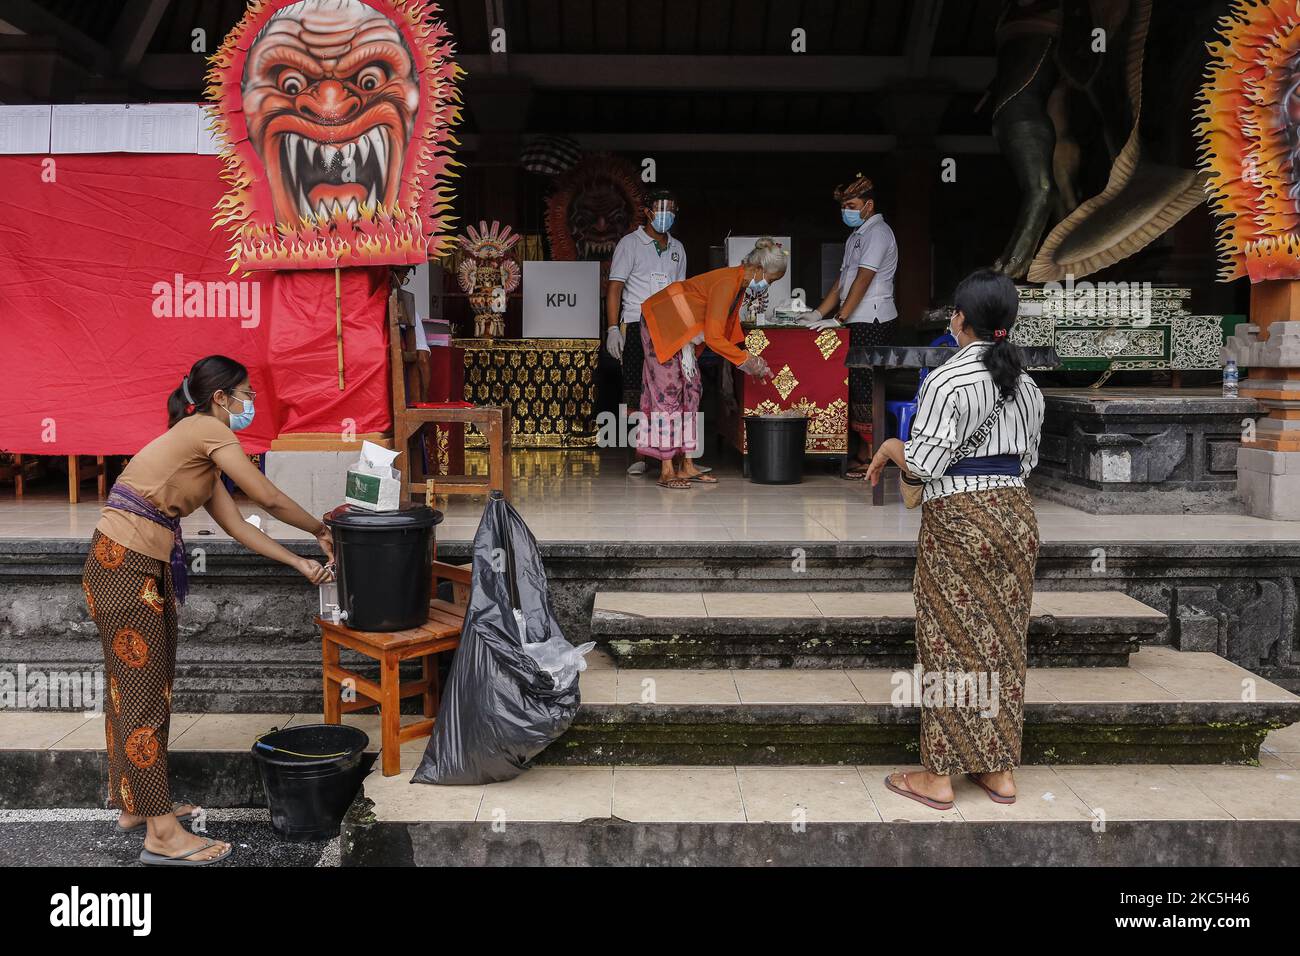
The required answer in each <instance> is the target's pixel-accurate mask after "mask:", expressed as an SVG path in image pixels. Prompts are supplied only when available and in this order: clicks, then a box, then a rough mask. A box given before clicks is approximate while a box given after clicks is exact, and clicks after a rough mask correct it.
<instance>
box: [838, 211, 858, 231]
mask: <svg viewBox="0 0 1300 956" xmlns="http://www.w3.org/2000/svg"><path fill="white" fill-rule="evenodd" d="M840 218H841V219H843V220H844V225H846V226H848V227H849V228H850V229H856V228H858V226H860V225H862V210H861V209H841V210H840Z"/></svg>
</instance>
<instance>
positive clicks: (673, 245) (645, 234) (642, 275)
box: [605, 189, 686, 474]
mask: <svg viewBox="0 0 1300 956" xmlns="http://www.w3.org/2000/svg"><path fill="white" fill-rule="evenodd" d="M642 215H643V216H644V218H645V225H643V226H639V227H638V228H637V229H636V231H635V232H631V233H628V234H627V235H626V236H624V237H623V238H622V239H620V240H619V242H618V245H617V246H615V247H614V258H613V260H612V262H611V263H610V267H609V289H608V291H607V292H606V296H605V313H606V317H607V321H608V327H607V328H606V330H605V350H606V351H607V352H609V354H610V356H612V357H613V358H614V359H615V360H616V361H621V362H622V364H623V402H624V404H625V405H626V406H627V408H628V411H629V413H631V412H633V411H636V410H637V409H638V408H640V406H641V370H642V365H643V363H644V361H645V349H644V348H643V346H642V342H641V325H640V322H641V303H643V302H644V301H645V300H646V299H648V298H650V297H651V296H652V295H654V294H655V293H656V292H658V291H659V290H661V289H663V288H665V287H666V286H668V285H669V284H670V283H673V282H680V281H681V280H682V279H685V278H686V249H685V248H684V247H683V246H682V244H681V243H680V242H678V241H677V240H676V239H674V238H673V237H672V235H671V234H670V232H669V230H671V229H672V227H673V222H674V221H675V220H676V218H677V198H676V197H675V196H674V195H673V194H672V193H671V192H670V191H668V190H667V189H657V190H655V191H654V192H653V193H651V194H650V197H649V199H648V200H647V202H646V206H645V208H644V209H642ZM620 320H621V321H622V323H623V326H624V328H622V329H621V328H619V321H620ZM644 471H645V462H644V461H643V460H638V461H636V462H635V463H633V465H632V466H631V467H630V468H629V469H628V472H629V473H631V474H640V473H642V472H644Z"/></svg>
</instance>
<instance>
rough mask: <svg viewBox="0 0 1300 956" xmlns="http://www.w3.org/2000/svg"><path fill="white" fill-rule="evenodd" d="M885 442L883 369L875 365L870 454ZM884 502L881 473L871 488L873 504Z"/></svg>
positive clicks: (883, 481)
mask: <svg viewBox="0 0 1300 956" xmlns="http://www.w3.org/2000/svg"><path fill="white" fill-rule="evenodd" d="M884 443H885V370H884V369H883V368H880V367H877V368H874V369H872V370H871V454H872V456H873V457H874V456H875V454H876V452H877V451H878V450H879V448H880V446H881V445H883V444H884ZM884 503H885V478H884V476H883V475H882V476H881V478H880V481H879V482H877V483H876V487H874V488H872V489H871V504H872V505H873V506H877V505H883V504H884Z"/></svg>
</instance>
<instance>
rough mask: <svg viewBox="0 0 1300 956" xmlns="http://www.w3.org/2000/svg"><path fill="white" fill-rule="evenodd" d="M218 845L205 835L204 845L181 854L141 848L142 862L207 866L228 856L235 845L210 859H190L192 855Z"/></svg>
mask: <svg viewBox="0 0 1300 956" xmlns="http://www.w3.org/2000/svg"><path fill="white" fill-rule="evenodd" d="M216 845H217V841H216V840H209V839H207V838H206V837H205V838H204V841H203V846H199V847H195V848H194V849H193V850H190V851H189V852H188V853H182V854H181V855H180V856H163V855H162V854H161V853H154V852H153V851H152V850H141V851H140V862H141V863H143V864H145V865H146V866H207V865H208V864H210V863H220V862H221V861H222V860H224V859H225V858H226V857H228V856H230V854H231V852H232V851H233V850H234V847H233V846H231V847H228V848H227V849H226V852H225V853H222V854H221V855H220V856H214V857H213V858H212V859H210V860H191V859H190V857H192V856H193V855H194V854H195V853H202V852H203V851H204V850H206V849H208V848H209V847H214V846H216Z"/></svg>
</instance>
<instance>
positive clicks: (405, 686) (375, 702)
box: [316, 561, 471, 777]
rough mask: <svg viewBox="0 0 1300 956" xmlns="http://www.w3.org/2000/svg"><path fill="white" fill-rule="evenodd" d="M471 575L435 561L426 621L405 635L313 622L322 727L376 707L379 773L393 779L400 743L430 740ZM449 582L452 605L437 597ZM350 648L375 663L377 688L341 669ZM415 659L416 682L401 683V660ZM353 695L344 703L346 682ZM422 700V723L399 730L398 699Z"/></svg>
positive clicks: (398, 764)
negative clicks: (442, 664) (442, 674)
mask: <svg viewBox="0 0 1300 956" xmlns="http://www.w3.org/2000/svg"><path fill="white" fill-rule="evenodd" d="M470 580H471V572H470V569H469V568H468V567H465V568H460V567H456V566H454V565H450V564H444V563H443V562H441V561H434V562H433V599H432V600H430V602H429V619H428V620H427V621H426V622H425V623H423V624H421V625H420V626H419V627H413V628H411V629H410V630H407V631H390V632H387V633H384V632H377V631H357V630H354V629H352V628H350V627H348V626H347V625H345V624H334V623H332V622H330V621H327V620H324V619H323V618H319V617H318V618H317V619H316V623H317V624H318V625H320V630H321V658H322V670H323V675H322V679H323V681H324V693H325V708H324V709H325V723H327V724H337V723H341V722H342V719H343V714H345V713H350V712H352V711H355V710H363V709H364V708H367V707H375V706H377V707H378V708H379V725H380V748H381V750H380V755H379V760H380V770H381V772H382V773H383V775H384V776H385V777H391V776H393V775H395V774H397V773H399V772H400V771H401V768H402V744H404V743H406V742H407V741H408V740H417V739H419V738H421V737H428V736H429V735H430V734H432V733H433V725H434V722H435V720H436V718H437V716H438V702H439V698H440V696H441V692H442V688H441V683H440V681H439V677H438V659H437V657H438V655H439V654H442V653H445V652H447V651H452V650H455V649H456V648H457V647H459V646H460V635H461V630H462V628H463V627H464V625H465V609H466V607H467V606H468V604H469V585H470ZM439 581H451V582H452V587H453V594H454V596H453V600H452V601H443V600H440V599H439V598H438V597H437V594H438V582H439ZM345 647H346V648H348V649H350V650H353V651H356V652H357V653H359V654H363V655H365V656H366V657H369V658H371V659H372V660H375V661H378V662H379V683H377V684H376V683H375V682H374V681H371V680H367V679H366V678H364V677H362V676H361V675H360V674H357V673H354V672H353V671H350V670H348V669H346V668H345V667H343V665H342V664H341V663H340V662H339V651H340V650H341V649H342V648H345ZM408 660H419V661H420V666H421V670H420V677H419V679H418V680H413V681H407V682H406V683H403V682H402V680H401V674H400V668H401V664H402V661H408ZM345 681H347V682H349V686H350V687H351V688H353V689H355V691H356V700H353V701H344V700H343V685H344V682H345ZM407 697H422V698H423V703H422V706H421V711H422V713H423V716H424V719H422V720H417V721H415V722H414V723H411V724H407V725H406V726H405V727H403V726H402V716H401V715H402V700H403V699H404V698H407Z"/></svg>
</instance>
